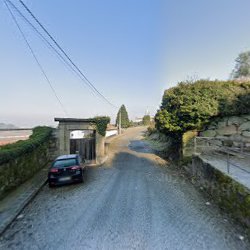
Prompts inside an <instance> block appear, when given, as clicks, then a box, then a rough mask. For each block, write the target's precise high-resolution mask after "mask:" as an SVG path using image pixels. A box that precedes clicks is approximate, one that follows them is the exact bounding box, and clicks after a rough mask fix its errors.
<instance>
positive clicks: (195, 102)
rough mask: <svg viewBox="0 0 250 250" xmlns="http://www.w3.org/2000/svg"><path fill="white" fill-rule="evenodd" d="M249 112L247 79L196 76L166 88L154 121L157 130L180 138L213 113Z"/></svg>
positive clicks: (237, 113)
mask: <svg viewBox="0 0 250 250" xmlns="http://www.w3.org/2000/svg"><path fill="white" fill-rule="evenodd" d="M249 113H250V82H244V83H239V82H234V81H209V80H199V81H197V82H194V83H186V82H181V83H179V84H178V86H177V87H174V88H170V89H168V90H166V91H165V93H164V95H163V99H162V105H161V107H160V109H159V110H158V112H157V114H156V116H155V121H156V128H157V129H158V130H160V131H161V132H163V133H165V134H169V135H172V136H174V137H177V138H180V136H181V135H182V134H183V133H184V132H186V131H188V130H194V129H201V128H202V127H203V126H204V125H205V124H207V123H209V122H210V121H211V119H213V118H214V117H223V116H231V115H242V114H249Z"/></svg>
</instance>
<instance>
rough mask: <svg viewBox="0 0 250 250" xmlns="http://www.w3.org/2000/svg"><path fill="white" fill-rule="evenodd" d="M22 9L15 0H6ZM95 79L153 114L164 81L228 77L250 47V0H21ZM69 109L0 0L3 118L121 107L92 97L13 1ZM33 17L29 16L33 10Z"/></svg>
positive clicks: (114, 97) (133, 109) (44, 118)
mask: <svg viewBox="0 0 250 250" xmlns="http://www.w3.org/2000/svg"><path fill="white" fill-rule="evenodd" d="M11 1H12V2H13V3H14V4H15V5H16V6H17V7H18V8H20V10H21V11H22V12H23V13H25V15H26V16H27V17H29V16H28V13H27V12H25V11H24V9H23V8H22V6H21V5H20V3H19V1H18V0H11ZM24 2H25V4H27V6H28V7H29V8H30V9H31V11H32V12H33V13H34V14H35V15H36V17H37V18H38V19H39V20H40V21H41V23H42V24H44V26H45V27H46V28H47V29H48V31H49V32H50V33H51V34H52V35H53V37H54V38H55V39H56V40H57V42H58V43H59V44H60V45H61V46H62V47H63V48H64V50H65V51H66V52H67V53H68V55H69V56H70V57H71V58H72V59H73V61H74V62H75V63H76V64H77V66H78V67H79V68H80V69H81V70H82V72H83V73H84V74H85V75H86V76H87V78H88V79H89V80H90V81H91V82H92V83H93V84H94V86H95V87H96V88H97V89H98V90H99V91H100V92H101V93H102V94H103V95H104V96H105V97H106V98H107V99H108V100H109V101H110V102H111V103H112V104H114V105H115V106H116V107H120V106H121V105H122V104H125V106H126V108H127V111H128V114H129V117H130V119H135V117H142V116H143V115H144V114H145V112H146V110H149V112H150V114H151V115H154V114H155V112H156V111H157V109H158V108H159V106H160V104H161V99H162V95H163V92H164V90H165V89H168V88H170V87H172V86H175V85H176V84H177V83H178V82H180V81H184V80H187V79H190V78H210V79H221V80H227V79H228V78H229V75H230V73H231V71H232V69H233V67H234V65H235V58H236V57H237V55H238V54H239V53H240V52H242V51H245V50H249V49H250V32H248V30H249V27H250V15H249V9H250V1H249V0H240V1H239V0H238V1H236V0H202V1H200V0H189V1H186V0H105V1H103V0H74V1H61V0H53V1H49V0H43V1H38V0H36V1H35V0H33V1H31V0H26V1H24ZM14 14H15V16H16V17H17V20H18V22H19V24H20V25H21V27H22V29H23V31H24V33H25V35H26V37H27V39H28V41H29V42H30V44H31V47H32V49H33V50H34V52H35V53H36V55H37V58H38V60H39V62H40V63H41V65H42V67H43V68H44V70H45V72H46V74H47V75H48V78H49V80H50V82H51V84H52V87H53V88H54V90H55V91H56V95H57V96H58V98H59V99H60V101H61V103H62V104H63V106H64V108H65V110H66V112H67V115H66V114H65V113H64V111H63V109H62V107H61V105H60V103H59V102H58V100H57V98H56V97H55V95H54V92H53V91H52V90H51V88H50V86H49V84H48V83H47V81H46V79H45V78H44V76H43V74H42V73H41V71H40V69H39V67H38V66H37V64H36V62H35V60H34V58H33V57H32V55H31V53H30V51H29V49H28V47H27V46H26V44H25V42H24V40H23V38H22V36H21V35H20V32H19V31H18V29H17V27H16V26H15V23H14V22H13V20H12V19H11V16H10V14H9V13H8V10H7V8H6V6H5V5H4V2H3V1H0V37H1V40H0V56H1V57H0V122H4V123H13V124H16V125H18V126H20V127H27V126H28V127H30V126H36V125H44V124H46V125H55V123H54V117H66V116H67V117H76V118H89V117H94V116H97V115H108V116H111V117H112V119H113V120H114V118H115V116H116V114H117V111H118V109H117V108H114V107H112V106H111V105H109V104H108V103H106V102H105V101H104V100H102V99H101V98H99V97H97V96H96V95H95V94H94V93H93V92H92V91H91V90H90V89H89V87H88V86H87V85H86V84H85V83H83V82H82V81H80V80H79V78H78V77H77V76H76V75H75V74H73V73H72V72H71V71H70V70H69V69H68V68H67V67H66V66H65V65H64V64H63V63H62V62H61V61H60V60H59V59H58V57H57V56H55V54H54V53H53V52H52V51H51V50H50V49H49V48H48V47H47V46H46V45H45V44H44V43H43V41H41V39H40V38H39V37H38V36H37V35H36V34H35V33H34V31H33V30H32V28H30V27H29V26H28V25H27V24H26V23H25V22H24V21H23V19H22V18H20V16H18V14H17V13H16V12H15V11H14ZM30 20H32V19H30Z"/></svg>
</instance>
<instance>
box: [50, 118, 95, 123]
mask: <svg viewBox="0 0 250 250" xmlns="http://www.w3.org/2000/svg"><path fill="white" fill-rule="evenodd" d="M54 121H55V122H86V123H90V122H91V123H95V122H96V121H95V119H83V118H54Z"/></svg>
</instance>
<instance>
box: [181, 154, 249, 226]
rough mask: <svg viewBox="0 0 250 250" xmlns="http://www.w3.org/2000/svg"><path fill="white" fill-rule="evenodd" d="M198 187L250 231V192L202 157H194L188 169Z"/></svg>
mask: <svg viewBox="0 0 250 250" xmlns="http://www.w3.org/2000/svg"><path fill="white" fill-rule="evenodd" d="M186 170H187V172H188V173H189V175H191V176H192V178H193V179H194V180H195V183H196V185H198V186H200V187H203V189H204V190H205V191H206V192H207V193H208V194H209V195H210V196H211V197H212V199H213V200H215V201H216V203H218V205H219V206H220V208H222V209H224V210H226V211H227V212H229V213H230V214H231V215H232V216H233V217H234V218H235V219H237V220H238V221H239V222H241V223H242V224H243V225H245V226H246V227H247V228H248V229H250V190H249V189H248V188H247V187H244V186H243V185H241V184H240V183H238V182H237V181H235V180H234V179H232V178H231V177H230V176H228V175H227V174H225V173H222V172H221V171H219V170H218V169H216V168H215V167H213V166H212V165H211V164H210V163H208V162H206V161H205V160H203V159H202V158H201V157H200V156H197V155H194V156H193V159H192V165H191V166H189V167H187V168H186Z"/></svg>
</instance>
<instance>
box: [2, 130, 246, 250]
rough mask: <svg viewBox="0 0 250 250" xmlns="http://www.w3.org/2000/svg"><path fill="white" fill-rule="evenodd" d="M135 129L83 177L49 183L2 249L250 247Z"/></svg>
mask: <svg viewBox="0 0 250 250" xmlns="http://www.w3.org/2000/svg"><path fill="white" fill-rule="evenodd" d="M140 133H141V129H132V130H130V131H129V132H127V134H126V135H125V136H122V137H121V138H119V139H117V140H116V141H115V142H113V143H112V145H111V149H110V150H111V151H110V152H111V153H110V157H109V160H108V161H107V163H106V164H105V165H104V166H103V167H101V168H92V169H89V170H87V173H86V181H85V183H83V184H78V185H69V186H63V187H59V188H53V189H49V188H48V187H47V186H45V187H44V188H43V189H42V190H41V192H40V193H39V194H38V196H37V197H36V198H35V199H34V200H33V201H32V202H31V203H30V204H29V205H28V206H27V207H26V208H25V209H24V211H23V213H22V216H20V218H19V219H17V220H16V221H15V222H14V223H13V224H12V225H11V226H10V228H9V229H8V230H7V231H6V232H5V233H4V235H3V236H2V238H1V243H0V249H25V250H28V249H32V250H36V249H119V250H120V249H198V250H202V249H230V250H231V249H237V250H239V249H250V245H249V243H247V242H246V240H243V241H242V240H240V239H239V235H240V234H241V233H240V230H239V229H237V228H236V227H235V226H234V225H233V224H231V223H230V222H229V220H226V219H225V217H224V216H222V215H221V214H220V213H219V211H218V209H217V208H216V207H215V206H213V205H209V206H207V205H206V200H205V199H204V198H203V197H202V195H201V194H200V193H199V192H198V191H197V190H196V189H195V188H194V187H193V186H192V185H191V184H190V183H189V182H186V181H185V179H184V178H182V177H179V176H178V175H176V174H174V172H173V171H171V170H170V169H169V168H168V167H163V166H162V164H164V162H163V160H161V159H160V158H159V157H157V156H156V155H154V154H153V153H152V152H151V150H150V149H149V148H148V146H147V145H146V144H145V143H144V142H143V141H141V140H140V139H141V136H140Z"/></svg>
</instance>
